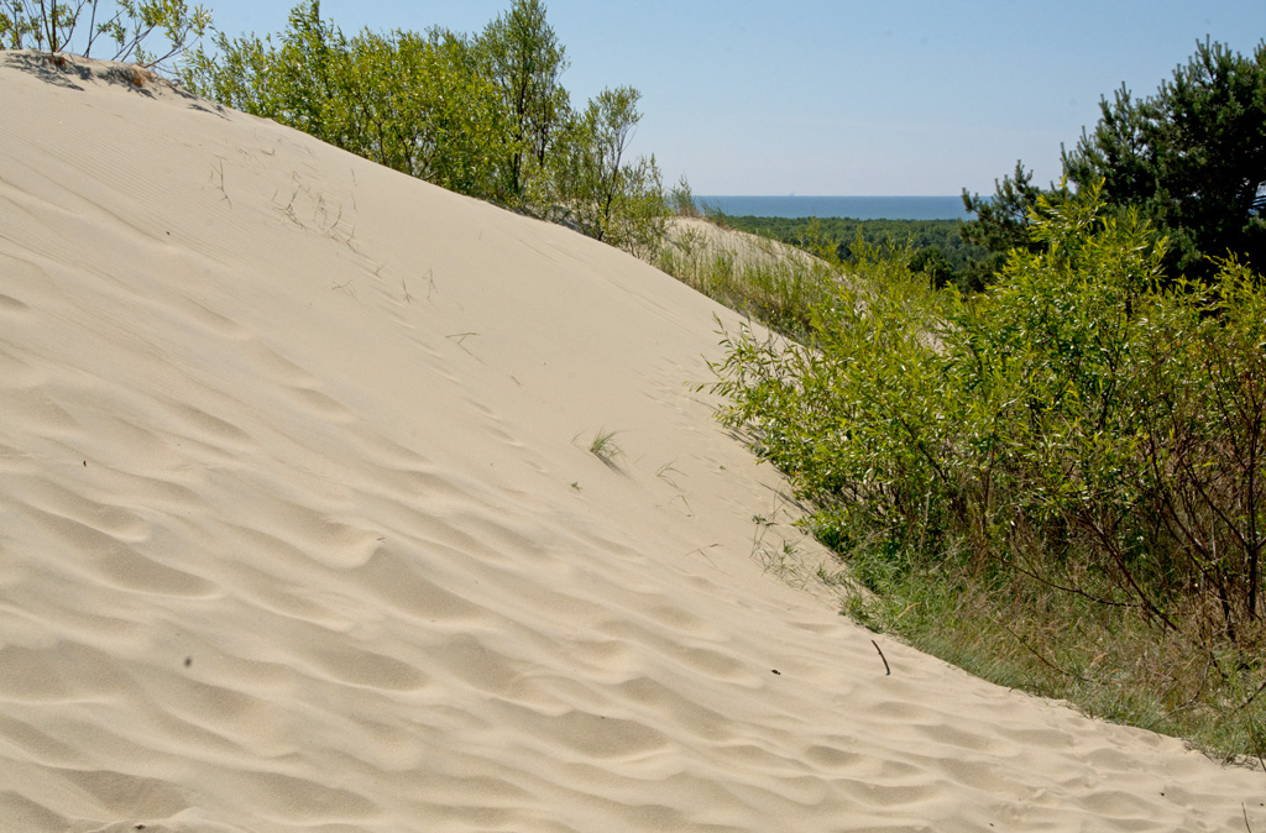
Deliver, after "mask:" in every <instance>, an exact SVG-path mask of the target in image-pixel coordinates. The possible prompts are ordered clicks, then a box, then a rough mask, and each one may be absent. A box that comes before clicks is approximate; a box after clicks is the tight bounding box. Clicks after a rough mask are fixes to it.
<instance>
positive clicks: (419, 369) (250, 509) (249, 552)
mask: <svg viewBox="0 0 1266 833" xmlns="http://www.w3.org/2000/svg"><path fill="white" fill-rule="evenodd" d="M0 112H3V113H5V114H6V117H5V118H4V119H3V120H0V218H2V220H0V521H2V522H0V831H63V830H64V831H76V833H87V831H125V830H137V829H142V828H141V827H140V825H144V828H143V829H145V830H146V831H150V833H153V831H164V832H167V831H181V833H194V831H197V833H207V832H208V831H211V832H213V833H230V831H231V832H232V833H244V832H245V831H251V833H263V831H312V830H321V831H326V832H327V833H334V831H348V833H350V832H351V831H375V833H378V832H379V831H381V833H389V832H390V833H395V831H406V830H417V831H443V830H453V831H458V830H460V831H468V830H470V831H473V830H480V831H494V830H496V831H549V832H550V833H562V832H563V831H576V833H590V831H604V833H605V832H606V831H638V832H642V831H645V832H646V833H649V831H716V832H718V833H719V831H778V830H797V831H812V830H821V831H828V830H829V831H852V830H858V831H860V830H868V831H877V830H888V831H900V830H905V831H915V830H937V831H987V830H999V831H1004V830H1009V831H1016V830H1033V831H1037V830H1042V831H1047V830H1087V831H1090V830H1094V831H1105V830H1107V831H1110V830H1120V831H1142V830H1156V831H1169V830H1184V831H1223V830H1225V831H1243V830H1244V826H1245V814H1247V817H1248V819H1250V820H1251V823H1252V824H1253V825H1254V827H1255V828H1256V829H1266V807H1263V803H1262V802H1263V801H1266V777H1264V776H1263V775H1262V773H1260V772H1253V771H1249V770H1247V769H1236V768H1225V767H1219V766H1217V765H1216V764H1214V763H1213V762H1211V761H1209V760H1208V759H1206V758H1205V757H1203V756H1201V755H1199V754H1197V753H1194V752H1190V751H1187V750H1185V749H1184V748H1183V746H1182V744H1181V743H1179V742H1178V741H1176V740H1173V739H1169V738H1163V737H1159V736H1156V735H1153V734H1150V733H1147V732H1143V731H1139V730H1134V729H1128V728H1123V727H1118V726H1111V725H1106V724H1103V723H1100V722H1096V721H1091V720H1088V719H1085V718H1083V717H1081V716H1079V715H1077V714H1076V713H1074V712H1072V711H1070V710H1068V709H1066V708H1064V707H1062V706H1060V705H1058V704H1055V703H1051V702H1047V701H1043V700H1039V699H1036V698H1031V697H1026V696H1023V695H1020V694H1017V693H1014V692H1010V691H1007V690H1005V689H1002V688H999V687H997V686H993V685H990V684H987V683H984V682H981V681H979V680H976V679H974V678H972V677H970V676H968V675H967V674H965V673H963V672H961V671H959V670H957V669H954V668H951V667H948V666H946V665H945V664H943V663H941V662H939V661H937V660H934V659H930V658H928V657H925V656H923V655H921V654H919V653H917V652H915V651H912V650H910V649H908V648H905V647H904V646H901V645H899V644H895V643H893V642H890V641H888V640H886V639H885V638H883V637H878V641H879V642H880V644H881V645H882V647H883V650H884V653H885V655H886V657H887V659H888V661H889V662H890V663H891V666H892V673H891V675H886V674H885V669H884V665H883V663H882V662H881V661H880V658H879V656H877V654H876V652H875V650H874V647H873V646H872V644H871V634H869V633H868V632H866V631H864V630H862V629H860V628H858V627H856V626H854V625H852V624H850V623H849V622H847V621H846V620H844V619H842V618H841V617H840V616H838V615H837V614H836V613H835V611H834V610H833V608H832V607H831V604H830V602H829V600H827V599H823V598H820V597H818V596H815V595H814V594H813V593H810V592H805V590H802V589H795V588H793V587H790V586H788V582H786V581H783V580H780V579H779V577H778V576H776V575H774V573H777V572H778V571H779V569H787V570H792V571H796V570H811V569H812V567H813V565H815V564H816V563H817V561H818V560H820V559H823V558H825V555H824V554H823V553H821V552H820V551H819V550H818V549H816V547H815V545H814V544H813V543H812V542H810V541H806V540H804V539H803V537H802V536H800V535H799V534H798V533H797V532H795V531H794V530H793V529H792V528H791V527H790V526H789V523H790V522H791V521H792V520H793V519H794V517H795V515H794V513H795V508H794V506H793V505H792V504H791V502H790V501H789V500H788V498H787V496H786V488H785V485H784V484H783V483H782V482H781V481H780V480H779V479H778V477H777V476H776V474H775V473H773V472H771V471H770V470H769V469H768V468H767V467H757V466H756V465H755V464H754V463H753V461H752V459H751V457H750V455H749V454H748V452H747V451H746V450H745V449H744V448H743V447H742V446H741V445H740V444H739V443H738V442H737V441H736V440H734V439H733V438H731V437H729V436H727V435H726V434H725V432H724V431H722V430H721V429H720V428H719V427H718V426H717V425H716V424H715V422H714V421H713V420H712V408H713V406H714V404H715V403H713V402H712V401H711V400H710V399H709V398H708V397H707V396H706V395H704V394H700V393H697V392H696V391H695V389H694V386H693V384H692V383H698V382H702V381H707V380H708V379H709V372H708V370H707V367H706V363H705V360H706V358H708V357H712V358H715V357H716V341H717V337H716V335H715V333H714V332H713V329H714V323H713V316H720V317H721V319H722V320H723V321H725V322H728V323H730V324H733V323H735V321H736V319H735V317H734V316H733V314H731V313H729V312H727V311H725V310H724V309H722V308H721V307H719V306H717V305H715V304H714V303H712V302H711V301H709V300H707V299H705V298H703V297H702V296H700V295H698V294H696V293H694V292H693V291H691V290H689V289H687V288H686V287H684V286H683V285H681V284H679V283H677V282H675V281H674V280H672V279H671V278H669V277H667V276H665V275H663V274H662V273H660V272H658V271H656V270H654V269H652V268H650V267H648V266H646V265H645V264H643V263H641V262H639V261H637V260H635V259H633V258H632V257H629V256H627V255H625V254H623V253H620V252H618V251H616V250H613V249H610V248H608V247H606V246H603V245H601V244H598V243H595V242H593V241H591V240H588V239H585V238H583V237H581V236H579V235H577V234H575V233H573V232H571V231H568V230H567V229H564V228H561V227H557V226H551V225H547V224H543V223H540V222H536V221H533V220H529V219H525V218H522V217H517V216H514V215H512V214H509V213H507V212H504V211H501V210H498V209H496V208H493V207H490V206H488V205H485V204H482V203H479V202H477V201H474V200H471V199H467V198H464V197H461V196H457V195H454V194H451V193H448V192H446V191H443V190H441V189H438V188H435V187H433V186H430V185H428V184H426V183H423V182H420V181H417V180H414V179H410V178H408V177H405V176H403V175H400V174H397V173H394V172H391V171H388V170H386V169H382V168H379V167H377V166H375V165H372V164H370V163H368V162H366V161H364V160H361V159H358V158H356V157H353V156H351V155H349V154H347V153H344V152H342V151H340V150H337V149H334V148H331V147H329V146H325V145H322V144H320V143H318V142H316V141H314V140H312V139H311V138H309V137H307V136H304V135H302V134H299V133H296V132H295V131H292V130H289V129H286V128H282V127H280V126H278V125H276V124H273V123H270V122H267V121H263V120H260V119H256V118H253V117H249V116H245V115H242V114H239V113H236V112H232V111H225V110H220V109H218V108H216V107H214V106H213V105H210V104H208V103H206V102H204V101H199V100H196V99H192V98H188V97H186V96H183V95H182V94H180V93H179V92H178V91H175V90H173V89H171V88H169V87H167V86H166V85H165V84H163V83H162V82H160V81H155V80H143V83H141V84H140V85H139V86H138V85H137V83H136V82H135V80H134V79H132V78H131V76H129V75H127V74H125V73H112V72H111V71H110V68H109V67H108V66H106V65H101V64H90V63H86V62H77V63H75V64H72V65H71V66H69V67H67V68H64V69H59V68H56V67H51V66H50V65H48V64H47V63H45V62H44V61H43V60H42V59H40V58H39V57H38V56H33V55H31V54H28V53H0ZM606 432H615V433H614V437H613V442H614V443H615V447H614V449H609V450H618V452H619V453H618V454H616V455H614V456H612V457H611V458H610V459H609V460H608V461H605V462H604V460H602V459H599V457H598V456H597V455H595V454H593V453H591V451H590V446H591V444H592V442H593V440H594V438H595V437H598V436H600V435H601V434H603V433H606ZM608 463H609V464H608ZM770 522H772V525H770ZM791 550H794V551H795V552H796V557H795V559H794V560H790V561H788V560H787V559H788V558H790V556H788V555H787V553H788V552H790V551H791ZM771 567H772V568H774V569H771ZM784 578H786V577H785V576H784ZM793 578H794V576H793ZM793 583H795V582H793Z"/></svg>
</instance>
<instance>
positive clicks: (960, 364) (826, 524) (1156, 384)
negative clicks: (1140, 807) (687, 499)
mask: <svg viewBox="0 0 1266 833" xmlns="http://www.w3.org/2000/svg"><path fill="white" fill-rule="evenodd" d="M1032 224H1033V233H1034V235H1035V236H1036V237H1037V239H1038V242H1040V243H1041V245H1040V246H1037V247H1034V249H1033V250H1016V251H1013V252H1012V254H1011V255H1010V256H1009V259H1008V261H1007V263H1006V265H1005V266H1004V268H1003V270H1002V273H1001V276H1000V280H999V281H998V282H997V283H996V284H995V285H994V286H993V287H992V288H991V289H990V290H989V291H987V292H985V293H983V294H981V295H979V296H974V297H972V298H971V299H970V300H966V301H965V300H963V299H962V298H960V297H959V296H958V295H957V294H956V293H955V292H953V291H952V290H943V291H933V290H930V289H928V288H927V287H926V281H925V280H924V279H923V277H922V276H916V275H912V274H910V272H909V270H908V268H906V267H905V266H904V265H903V263H902V262H901V261H900V260H899V259H898V260H895V261H894V260H888V261H883V260H877V261H870V262H862V263H860V264H858V265H857V267H856V268H855V269H854V274H853V277H852V279H851V280H849V281H846V282H842V283H840V284H837V288H836V292H835V294H834V297H832V298H831V299H830V300H829V301H828V302H825V303H821V304H819V305H818V306H817V307H816V308H815V310H814V314H813V322H814V325H813V331H812V333H811V335H810V337H809V338H808V339H807V340H806V342H805V344H804V345H801V344H796V343H788V342H784V341H780V340H761V339H758V338H756V337H755V336H754V335H753V333H752V331H750V330H746V329H744V330H740V331H739V332H737V333H727V334H725V336H724V345H725V347H726V350H727V354H726V358H725V359H724V361H722V362H720V363H718V364H717V365H716V367H715V370H716V372H717V373H718V375H719V381H718V383H717V385H716V388H717V390H718V391H719V392H720V393H722V394H724V395H725V396H726V397H727V398H728V400H729V404H728V407H727V408H726V409H725V410H724V412H723V415H722V416H723V419H724V420H725V421H726V422H727V423H728V424H729V425H730V426H732V427H735V428H742V429H745V430H746V431H747V432H748V433H749V434H750V436H751V437H752V441H753V444H754V447H755V448H756V450H757V452H758V453H759V454H760V455H761V456H763V457H764V458H766V459H768V460H770V461H771V462H773V463H774V464H776V465H777V466H779V467H780V468H781V469H783V470H784V471H785V472H786V473H787V474H788V475H789V477H790V478H791V481H792V483H793V484H794V486H795V488H796V490H797V491H798V493H799V494H800V496H801V497H803V498H806V499H808V500H810V501H811V502H812V504H813V505H814V506H815V507H816V509H815V511H814V512H813V514H812V516H811V519H810V523H811V524H812V526H813V527H814V529H815V531H816V532H817V534H818V535H819V537H820V538H821V539H822V540H824V541H825V542H826V543H828V544H830V545H831V546H833V547H835V548H836V549H837V550H838V551H840V552H841V553H842V554H843V555H844V556H845V557H846V558H847V559H848V560H849V561H850V562H851V564H852V565H853V567H854V573H855V575H856V577H857V578H858V579H859V580H860V581H861V582H862V583H864V584H865V585H867V586H868V587H869V588H870V589H871V590H873V591H876V592H877V593H878V594H879V597H881V598H883V597H887V598H888V599H889V601H892V600H893V599H896V600H897V602H899V603H896V604H892V605H890V606H889V608H888V609H889V610H890V611H894V610H899V611H901V614H900V615H901V616H904V617H908V621H910V622H914V621H920V615H921V614H920V611H919V607H920V605H925V606H926V605H927V604H931V603H932V601H934V600H935V601H936V604H937V605H940V604H942V603H945V602H946V600H952V599H954V598H967V597H971V598H972V599H974V600H975V602H973V603H974V604H975V603H979V604H981V605H983V606H984V607H983V608H982V610H980V611H978V614H979V616H980V617H982V621H988V622H992V623H995V624H997V625H998V627H999V628H1000V632H1006V633H1011V634H1012V636H1016V630H1015V629H1014V628H1012V627H1011V625H1010V624H1009V623H1013V622H1015V621H1016V617H1017V616H1021V615H1027V616H1030V617H1036V618H1039V619H1040V618H1043V617H1045V619H1046V621H1045V623H1044V624H1042V625H1040V626H1037V625H1034V626H1031V627H1029V626H1026V628H1025V632H1026V633H1027V634H1029V636H1027V637H1025V639H1026V640H1032V642H1033V643H1035V644H1026V645H1025V646H1024V648H1025V649H1026V650H1027V651H1029V652H1030V653H1035V654H1036V655H1038V656H1039V657H1041V659H1042V662H1043V663H1045V664H1047V665H1049V666H1051V667H1052V668H1055V669H1057V670H1058V671H1059V672H1060V673H1061V674H1064V675H1065V676H1067V677H1068V678H1069V679H1075V680H1081V681H1085V680H1087V679H1088V678H1091V677H1093V676H1095V673H1092V672H1095V669H1093V668H1091V667H1090V666H1092V665H1093V664H1094V663H1095V662H1096V661H1097V660H1096V659H1095V657H1097V656H1104V655H1105V652H1104V650H1103V645H1104V644H1107V643H1110V642H1111V641H1112V639H1113V636H1112V633H1111V629H1112V628H1117V629H1119V628H1121V627H1125V625H1123V623H1125V622H1128V623H1130V624H1129V627H1134V626H1136V625H1137V627H1138V628H1140V629H1141V630H1140V632H1146V633H1150V634H1151V637H1149V639H1151V640H1152V641H1153V642H1154V643H1155V644H1162V643H1163V644H1165V645H1167V646H1169V647H1167V648H1166V649H1165V651H1158V652H1157V654H1156V655H1157V656H1161V655H1164V656H1167V657H1169V658H1170V659H1169V660H1167V662H1171V661H1173V658H1174V657H1175V656H1179V655H1181V656H1183V657H1187V658H1190V660H1191V661H1190V663H1188V664H1189V665H1190V666H1191V667H1192V668H1196V667H1198V668H1199V671H1198V672H1193V674H1192V676H1190V677H1189V678H1188V679H1186V680H1184V681H1182V682H1181V683H1179V682H1178V681H1175V680H1169V681H1168V682H1166V683H1165V684H1164V685H1166V686H1169V687H1170V688H1171V689H1172V688H1173V687H1175V686H1178V687H1181V688H1183V693H1182V694H1181V696H1180V695H1179V694H1176V693H1174V691H1168V692H1167V693H1166V694H1165V696H1164V697H1163V698H1161V699H1163V700H1165V701H1166V702H1172V703H1179V702H1181V703H1185V704H1186V705H1185V706H1184V708H1188V709H1190V708H1193V707H1192V705H1191V704H1192V703H1193V702H1195V701H1200V702H1204V703H1205V705H1206V706H1208V707H1209V708H1211V709H1214V710H1215V711H1216V710H1218V709H1234V710H1236V711H1237V712H1238V711H1239V710H1241V709H1244V708H1248V707H1249V706H1254V705H1260V703H1257V702H1256V701H1257V693H1259V692H1261V691H1263V689H1266V666H1264V665H1263V662H1262V659H1261V655H1260V651H1259V650H1257V649H1258V648H1260V646H1261V640H1262V636H1263V632H1264V631H1266V629H1264V628H1263V627H1262V617H1263V613H1264V612H1266V611H1264V607H1266V605H1264V604H1263V600H1262V598H1261V590H1262V576H1261V558H1262V554H1263V546H1264V545H1266V488H1264V482H1266V290H1264V289H1263V282H1262V278H1261V276H1260V275H1259V274H1256V273H1254V272H1253V271H1251V270H1250V269H1249V268H1248V267H1247V266H1245V265H1244V264H1241V263H1237V262H1235V261H1223V262H1220V263H1219V264H1217V271H1216V275H1215V276H1214V278H1213V279H1212V280H1207V281H1206V280H1202V281H1201V282H1199V283H1188V282H1184V281H1174V280H1172V279H1170V278H1169V277H1167V276H1166V275H1165V272H1164V263H1165V260H1166V255H1167V250H1166V246H1167V243H1166V240H1165V239H1164V237H1162V236H1161V235H1159V234H1158V233H1157V232H1156V231H1155V229H1154V228H1153V227H1151V226H1150V225H1149V224H1148V223H1147V222H1144V221H1143V220H1141V219H1139V217H1138V216H1137V215H1135V214H1133V213H1131V212H1128V211H1127V212H1120V211H1112V212H1106V211H1104V210H1103V203H1102V200H1101V199H1100V197H1099V193H1098V191H1097V189H1095V188H1090V189H1087V190H1086V191H1085V192H1083V193H1082V194H1080V195H1079V196H1077V197H1076V198H1073V199H1070V200H1065V201H1062V202H1060V203H1058V204H1053V203H1048V202H1045V201H1041V202H1039V205H1038V209H1037V211H1035V213H1034V216H1033V218H1032ZM929 583H930V584H935V585H937V586H938V588H939V589H937V590H936V591H935V592H930V593H926V592H924V591H926V590H927V588H928V587H929ZM1018 599H1025V600H1027V602H1026V604H1028V605H1029V609H1028V610H1027V612H1025V613H1023V614H1021V613H1017V610H1016V602H1017V600H1018ZM938 609H940V608H938ZM1061 616H1064V617H1074V618H1075V619H1076V620H1078V621H1076V622H1074V621H1067V622H1063V623H1062V624H1061V623H1060V622H1059V621H1058V620H1059V617H1061ZM1085 617H1091V618H1095V617H1098V618H1099V620H1100V622H1101V624H1103V628H1100V629H1099V630H1097V631H1096V630H1095V629H1094V628H1091V630H1090V631H1087V632H1086V633H1081V634H1080V635H1079V636H1078V639H1080V640H1082V641H1083V642H1098V643H1099V645H1098V646H1097V647H1096V646H1094V645H1089V644H1088V645H1086V646H1083V647H1085V648H1086V650H1085V651H1083V652H1081V653H1078V652H1077V651H1071V652H1070V651H1066V650H1064V649H1063V648H1059V647H1058V646H1057V644H1056V643H1058V642H1059V640H1060V639H1063V638H1064V634H1067V633H1072V630H1073V625H1074V624H1078V625H1079V626H1080V625H1081V624H1084V623H1083V622H1081V621H1080V620H1081V619H1083V618H1085ZM1122 617H1125V618H1122ZM922 621H924V622H925V624H926V623H927V620H926V617H924V618H923V619H922ZM894 623H895V620H894V619H892V618H890V619H889V620H888V624H889V625H893V624H894ZM895 624H897V625H898V629H900V626H899V623H895ZM1030 624H1031V623H1030ZM1034 634H1046V636H1043V637H1041V638H1039V637H1037V636H1034ZM1016 638H1020V637H1018V636H1016ZM1056 655H1058V656H1060V657H1062V659H1060V660H1053V659H1052V657H1053V656H1056ZM1153 671H1154V672H1156V673H1158V674H1160V673H1161V669H1159V668H1154V669H1153ZM1096 673H1097V672H1096ZM1131 679H1134V678H1131ZM1136 683H1137V680H1136V681H1135V683H1132V684H1136ZM1145 684H1146V683H1145ZM1157 685H1160V684H1159V683H1157ZM1215 692H1220V694H1215ZM1228 692H1229V693H1228ZM1219 698H1220V699H1219ZM1232 701H1237V702H1234V703H1233V702H1232ZM1246 704H1247V705H1246ZM1175 708H1177V706H1175ZM1250 711H1251V709H1250ZM1254 714H1255V712H1254ZM1254 719H1256V718H1254ZM1162 722H1163V721H1162ZM1250 734H1251V733H1250ZM1244 737H1247V735H1245V734H1243V733H1241V735H1240V736H1239V740H1236V741H1233V742H1231V743H1232V745H1235V744H1241V746H1240V747H1239V748H1241V749H1243V746H1242V744H1244V743H1247V741H1244ZM1254 743H1255V742H1254ZM1249 745H1250V746H1251V745H1252V744H1249ZM1257 751H1260V749H1258V750H1257Z"/></svg>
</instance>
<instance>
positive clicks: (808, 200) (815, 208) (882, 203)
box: [695, 194, 970, 220]
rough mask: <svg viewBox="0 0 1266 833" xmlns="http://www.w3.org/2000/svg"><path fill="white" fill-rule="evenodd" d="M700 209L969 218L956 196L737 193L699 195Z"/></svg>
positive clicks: (797, 214) (822, 215) (761, 214)
mask: <svg viewBox="0 0 1266 833" xmlns="http://www.w3.org/2000/svg"><path fill="white" fill-rule="evenodd" d="M695 202H696V203H697V204H698V205H699V207H700V209H702V210H704V211H707V210H710V209H711V210H720V211H721V212H722V213H725V214H729V215H732V216H754V217H791V218H798V217H820V218H822V219H826V218H845V219H852V220H968V219H970V215H969V214H968V213H967V212H966V210H965V209H964V208H963V199H962V197H960V196H958V195H957V194H955V195H953V196H925V197H906V196H900V197H898V196H812V197H801V196H781V197H780V196H737V195H706V196H705V195H701V196H696V197H695Z"/></svg>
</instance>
